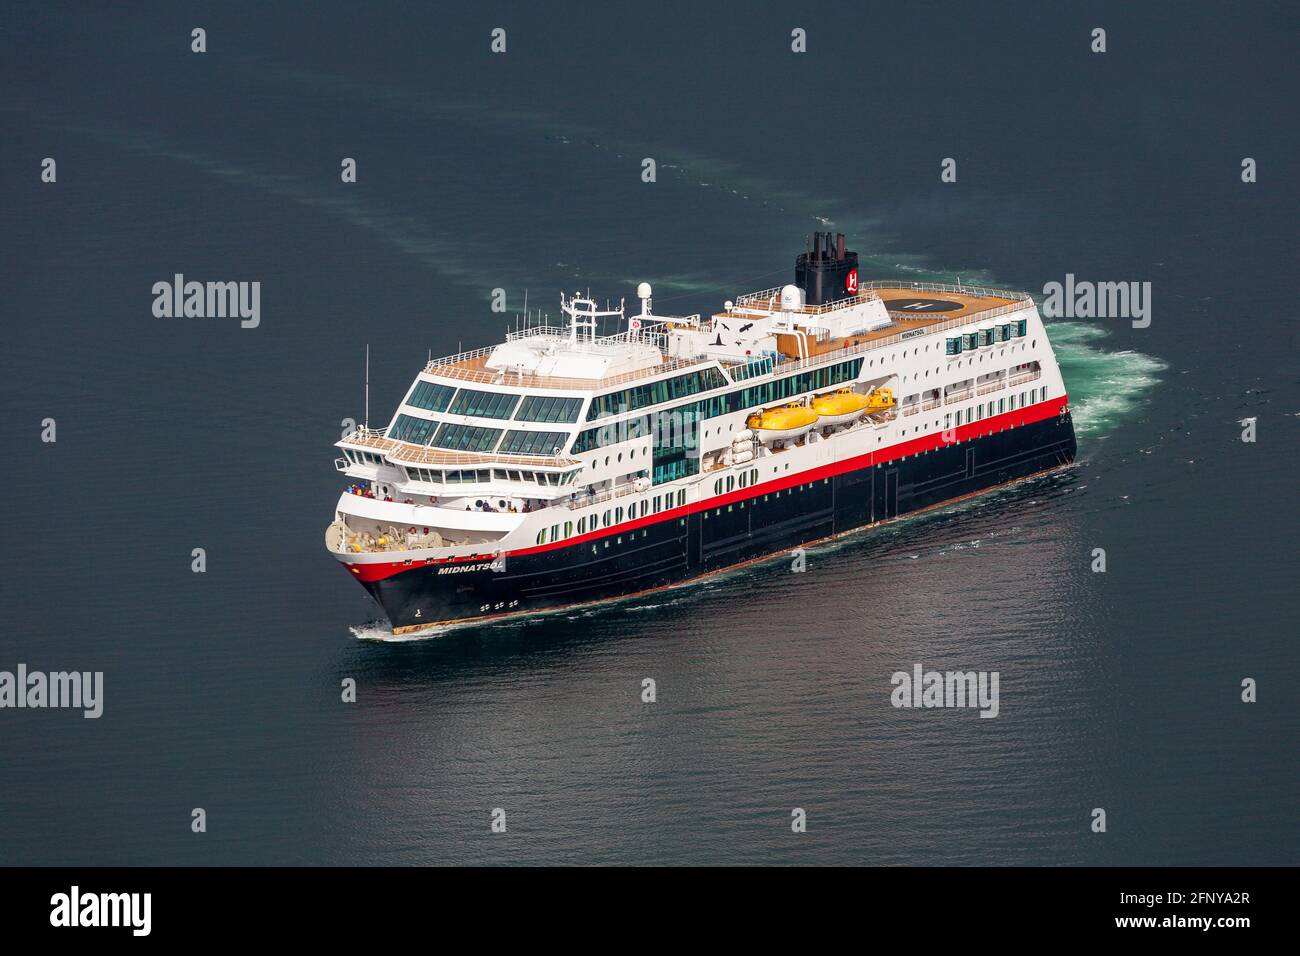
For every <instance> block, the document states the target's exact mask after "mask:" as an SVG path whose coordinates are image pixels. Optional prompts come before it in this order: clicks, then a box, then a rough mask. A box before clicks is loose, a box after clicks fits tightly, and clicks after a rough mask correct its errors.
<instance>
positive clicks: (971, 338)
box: [961, 332, 979, 352]
mask: <svg viewBox="0 0 1300 956" xmlns="http://www.w3.org/2000/svg"><path fill="white" fill-rule="evenodd" d="M961 338H962V343H961V344H962V347H963V348H964V349H966V351H968V352H969V351H972V350H974V349H975V348H976V347H977V346H978V345H979V333H977V332H967V333H966V334H964V335H963V336H962V337H961Z"/></svg>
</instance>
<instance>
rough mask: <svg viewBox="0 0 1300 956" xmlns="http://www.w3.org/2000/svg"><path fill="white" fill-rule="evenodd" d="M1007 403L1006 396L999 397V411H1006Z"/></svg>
mask: <svg viewBox="0 0 1300 956" xmlns="http://www.w3.org/2000/svg"><path fill="white" fill-rule="evenodd" d="M1006 405H1007V400H1006V399H1005V398H999V399H998V412H999V413H1001V412H1004V411H1006Z"/></svg>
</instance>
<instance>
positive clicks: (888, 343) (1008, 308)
mask: <svg viewBox="0 0 1300 956" xmlns="http://www.w3.org/2000/svg"><path fill="white" fill-rule="evenodd" d="M1022 295H1023V293H1022ZM1033 307H1034V301H1033V299H1031V298H1028V297H1027V296H1026V298H1025V299H1024V301H1021V302H1012V303H1011V304H1010V305H1001V306H998V307H997V308H996V309H990V310H989V311H988V312H979V313H977V314H975V315H967V316H958V317H957V318H953V319H947V320H946V321H943V322H939V323H936V324H935V325H929V326H926V327H925V329H924V334H926V335H931V334H934V333H937V332H944V331H947V330H948V329H955V328H959V327H961V326H963V325H972V324H974V323H976V322H983V321H985V320H986V319H990V318H994V317H996V316H999V315H1005V314H1007V313H1010V312H1018V311H1020V310H1022V309H1025V308H1031V309H1032V308H1033ZM906 334H907V333H906V332H895V333H894V334H893V335H886V336H885V337H884V338H879V339H872V340H871V341H869V342H861V343H859V344H857V345H852V346H849V347H847V348H842V349H836V350H835V351H833V352H822V353H821V354H820V355H814V356H812V357H811V358H801V359H793V360H791V361H789V362H786V363H784V364H782V365H778V366H777V367H776V368H775V369H774V370H773V373H772V374H774V375H788V374H789V373H791V372H798V371H801V370H803V369H805V368H808V367H810V366H813V365H824V364H828V363H832V362H839V361H843V360H844V359H846V358H852V357H853V356H855V355H862V354H863V353H864V352H873V351H875V350H876V349H886V348H890V347H892V346H895V345H898V344H899V343H900V342H903V341H906V340H905V339H904V338H903V336H904V335H906Z"/></svg>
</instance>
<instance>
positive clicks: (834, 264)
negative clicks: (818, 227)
mask: <svg viewBox="0 0 1300 956" xmlns="http://www.w3.org/2000/svg"><path fill="white" fill-rule="evenodd" d="M794 284H795V285H797V286H798V287H799V288H800V289H802V290H803V292H804V301H805V302H806V303H807V304H808V305H823V304H825V303H827V302H837V301H839V300H840V299H848V298H852V297H853V296H855V295H857V294H858V254H857V253H856V252H852V251H850V250H848V249H846V248H845V246H844V233H842V232H841V233H838V234H834V235H833V234H831V233H829V232H824V233H823V232H816V233H813V237H812V242H811V244H810V245H809V248H808V251H807V252H803V253H800V254H799V256H798V257H797V258H796V259H795V261H794Z"/></svg>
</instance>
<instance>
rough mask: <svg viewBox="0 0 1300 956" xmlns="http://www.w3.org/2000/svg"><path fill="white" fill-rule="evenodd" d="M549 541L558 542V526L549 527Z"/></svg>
mask: <svg viewBox="0 0 1300 956" xmlns="http://www.w3.org/2000/svg"><path fill="white" fill-rule="evenodd" d="M551 540H552V541H559V540H560V526H559V525H558V524H553V525H551Z"/></svg>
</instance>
